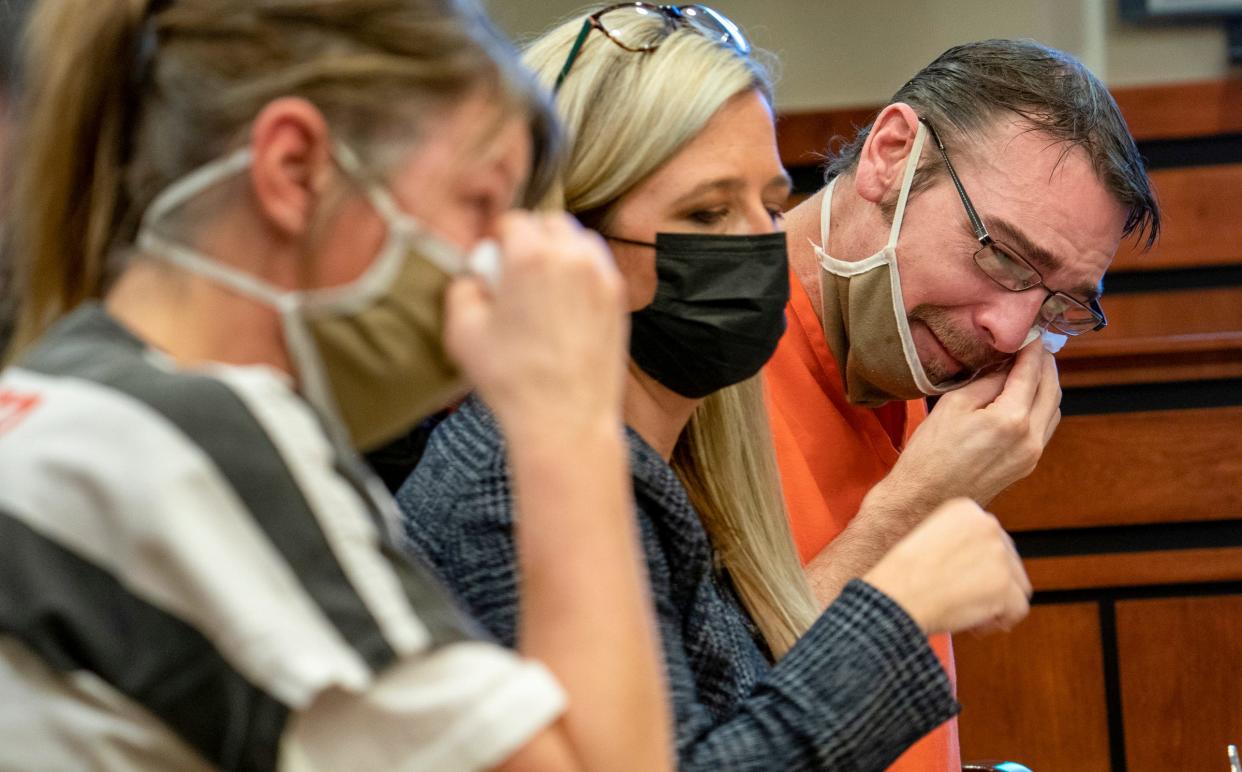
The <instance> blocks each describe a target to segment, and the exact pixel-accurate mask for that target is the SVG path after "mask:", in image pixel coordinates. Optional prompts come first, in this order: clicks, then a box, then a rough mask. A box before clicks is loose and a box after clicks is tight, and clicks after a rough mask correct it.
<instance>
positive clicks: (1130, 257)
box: [1105, 164, 1242, 289]
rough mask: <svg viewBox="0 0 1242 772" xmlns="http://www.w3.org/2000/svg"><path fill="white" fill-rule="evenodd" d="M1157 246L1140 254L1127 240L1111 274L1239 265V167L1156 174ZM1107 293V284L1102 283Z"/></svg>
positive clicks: (1241, 261)
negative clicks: (1158, 233) (1160, 225)
mask: <svg viewBox="0 0 1242 772" xmlns="http://www.w3.org/2000/svg"><path fill="white" fill-rule="evenodd" d="M1150 176H1151V181H1152V184H1153V185H1154V186H1155V188H1156V195H1157V197H1158V198H1159V200H1160V209H1161V216H1162V232H1161V236H1160V241H1159V242H1158V243H1157V244H1156V246H1155V247H1153V248H1152V250H1151V251H1149V252H1146V253H1144V252H1143V251H1142V250H1141V249H1139V248H1138V247H1137V245H1136V244H1134V243H1133V240H1127V241H1126V242H1123V243H1122V247H1121V249H1120V250H1118V252H1117V258H1116V260H1114V261H1113V267H1112V269H1111V270H1113V271H1143V270H1152V269H1157V268H1185V267H1190V266H1202V265H1227V264H1242V217H1239V216H1238V212H1242V164H1225V165H1221V166H1191V167H1181V168H1177V169H1158V170H1156V171H1153V172H1151V174H1150ZM1105 288H1106V289H1107V280H1105Z"/></svg>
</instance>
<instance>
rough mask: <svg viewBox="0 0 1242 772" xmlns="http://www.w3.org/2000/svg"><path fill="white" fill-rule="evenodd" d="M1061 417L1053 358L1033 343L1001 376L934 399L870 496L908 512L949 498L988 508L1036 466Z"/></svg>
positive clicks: (924, 509)
mask: <svg viewBox="0 0 1242 772" xmlns="http://www.w3.org/2000/svg"><path fill="white" fill-rule="evenodd" d="M1060 420H1061V384H1060V381H1059V379H1058V378H1057V365H1056V360H1055V359H1053V358H1052V355H1051V354H1049V353H1048V352H1047V351H1045V350H1044V348H1043V345H1042V344H1041V343H1040V342H1039V341H1038V340H1037V341H1034V342H1032V343H1031V344H1029V345H1028V346H1027V347H1026V348H1024V349H1022V350H1021V351H1019V352H1018V355H1017V357H1016V358H1015V359H1014V363H1013V367H1011V368H1010V370H1009V372H1008V373H994V374H992V375H987V376H984V377H982V378H980V379H978V380H976V381H974V382H972V383H969V384H967V385H965V386H963V387H962V388H960V389H958V390H957V391H953V392H950V393H948V394H946V395H944V396H943V397H941V398H940V401H939V402H937V403H936V407H935V409H934V410H932V412H931V414H930V415H929V416H928V417H927V420H926V421H924V422H923V424H922V425H921V426H920V427H919V428H918V429H917V430H916V431H915V432H914V435H913V436H912V437H911V438H910V442H909V444H908V445H907V446H906V449H905V450H904V451H902V454H901V457H900V458H899V459H898V461H897V465H896V466H895V467H893V471H892V472H890V473H889V475H888V477H886V478H885V479H884V480H883V481H882V482H881V483H880V484H879V485H877V486H876V493H877V496H879V497H882V498H884V499H888V500H890V501H891V502H894V503H897V502H900V503H902V504H904V505H905V506H904V507H903V508H906V509H909V510H910V514H912V515H926V514H927V513H928V512H930V511H931V509H932V507H934V506H936V505H937V504H939V503H940V502H942V501H945V500H946V499H949V498H952V497H955V496H965V497H967V498H971V499H974V500H975V501H976V502H978V503H979V504H981V505H983V506H987V504H988V502H990V501H991V500H992V499H993V498H995V497H996V496H997V494H999V493H1000V492H1001V491H1003V490H1004V489H1005V488H1007V487H1009V486H1010V485H1012V484H1013V483H1015V482H1017V481H1018V480H1021V479H1022V478H1023V477H1026V476H1027V475H1028V474H1030V473H1031V472H1032V471H1033V470H1034V469H1035V464H1036V463H1037V462H1038V461H1039V458H1040V456H1041V455H1043V452H1044V447H1045V446H1046V445H1047V444H1048V441H1049V440H1050V439H1052V433H1053V432H1054V431H1055V430H1056V428H1057V424H1058V423H1059V422H1060ZM911 505H913V506H911ZM920 509H921V512H919V511H918V510H920ZM914 522H917V520H915V521H914ZM913 524H914V523H913V522H912V523H911V525H913Z"/></svg>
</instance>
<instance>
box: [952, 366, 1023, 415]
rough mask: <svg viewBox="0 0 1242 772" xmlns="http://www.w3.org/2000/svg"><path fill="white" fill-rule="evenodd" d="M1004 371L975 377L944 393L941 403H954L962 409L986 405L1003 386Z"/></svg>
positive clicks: (973, 408) (974, 408)
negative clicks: (958, 387)
mask: <svg viewBox="0 0 1242 772" xmlns="http://www.w3.org/2000/svg"><path fill="white" fill-rule="evenodd" d="M1006 377H1007V376H1006V375H1005V373H989V374H987V375H984V376H982V377H980V378H976V379H975V380H973V381H971V382H970V383H968V384H966V385H965V386H963V387H962V388H960V389H954V390H953V391H951V392H949V393H948V394H945V395H944V396H943V397H941V398H940V402H941V403H945V404H947V405H956V406H957V407H960V408H962V409H964V410H979V409H980V408H984V407H987V406H988V405H990V404H992V402H993V401H994V400H995V399H996V398H997V397H998V396H999V395H1000V393H1001V390H1002V389H1004V387H1005V378H1006Z"/></svg>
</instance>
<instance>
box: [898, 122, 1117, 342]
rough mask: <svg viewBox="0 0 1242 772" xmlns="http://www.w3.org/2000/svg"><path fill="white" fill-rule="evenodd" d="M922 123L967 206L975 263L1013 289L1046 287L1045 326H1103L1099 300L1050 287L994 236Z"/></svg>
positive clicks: (1072, 329)
mask: <svg viewBox="0 0 1242 772" xmlns="http://www.w3.org/2000/svg"><path fill="white" fill-rule="evenodd" d="M920 120H921V119H920ZM923 125H925V126H926V127H927V133H928V134H930V135H931V137H932V139H933V140H934V141H935V142H936V147H937V148H938V149H939V150H940V157H941V158H942V159H944V165H945V168H946V169H948V170H949V177H951V178H952V179H953V185H954V187H956V188H957V194H958V196H960V197H961V199H962V206H964V207H966V217H968V218H969V219H970V227H971V228H972V229H973V230H974V232H975V238H976V239H978V240H979V249H978V250H976V251H975V265H977V266H979V268H980V269H981V270H982V271H983V272H984V273H985V274H987V276H988V278H990V279H991V280H992V281H994V282H996V283H997V284H999V285H1001V286H1002V287H1004V288H1005V289H1007V290H1009V291H1010V292H1025V291H1026V290H1029V289H1031V288H1033V287H1043V288H1044V291H1045V292H1047V293H1048V297H1046V298H1044V304H1043V305H1042V306H1040V307H1039V320H1040V322H1041V323H1042V324H1043V325H1045V326H1048V327H1051V328H1053V329H1054V330H1056V331H1057V332H1060V333H1063V334H1065V335H1082V334H1083V333H1084V332H1094V331H1096V330H1099V329H1103V328H1104V326H1105V325H1107V324H1108V320H1107V319H1105V318H1104V310H1103V309H1102V308H1100V302H1099V300H1097V299H1095V298H1092V299H1091V300H1089V301H1088V302H1087V303H1083V302H1082V301H1079V300H1075V299H1074V298H1072V297H1070V296H1069V295H1067V294H1065V293H1064V292H1061V291H1059V290H1054V289H1052V288H1050V287H1049V286H1048V285H1047V284H1044V277H1043V276H1041V275H1040V273H1039V271H1037V270H1035V267H1034V266H1032V265H1031V264H1030V263H1029V262H1027V261H1026V260H1025V259H1024V258H1022V257H1021V256H1019V255H1018V253H1017V252H1016V251H1015V250H1013V249H1012V248H1010V247H1007V246H1005V245H1004V244H1001V243H1000V242H998V241H996V240H995V239H993V238H992V236H991V235H990V234H989V233H988V229H987V227H986V226H984V224H983V220H982V219H980V217H979V213H978V212H977V211H975V207H974V204H972V203H971V202H970V196H967V195H966V188H964V187H962V181H961V180H960V179H958V176H957V171H956V170H955V169H954V168H953V164H952V162H950V161H949V154H948V153H947V152H946V151H945V149H944V143H943V142H941V141H940V137H939V136H938V135H937V134H936V129H935V128H933V127H932V125H931V124H930V123H928V122H927V121H925V120H924V121H923Z"/></svg>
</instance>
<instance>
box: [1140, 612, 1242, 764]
mask: <svg viewBox="0 0 1242 772" xmlns="http://www.w3.org/2000/svg"><path fill="white" fill-rule="evenodd" d="M1117 650H1118V655H1119V658H1120V663H1121V699H1122V715H1123V716H1124V717H1125V739H1126V743H1125V744H1126V762H1127V767H1128V769H1129V772H1165V771H1166V770H1170V771H1171V770H1217V769H1219V770H1224V769H1228V764H1227V762H1226V758H1225V745H1226V744H1227V743H1236V744H1242V693H1240V692H1239V689H1240V688H1242V597H1240V596H1222V597H1208V598H1170V599H1160V600H1133V601H1122V602H1119V603H1118V604H1117Z"/></svg>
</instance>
